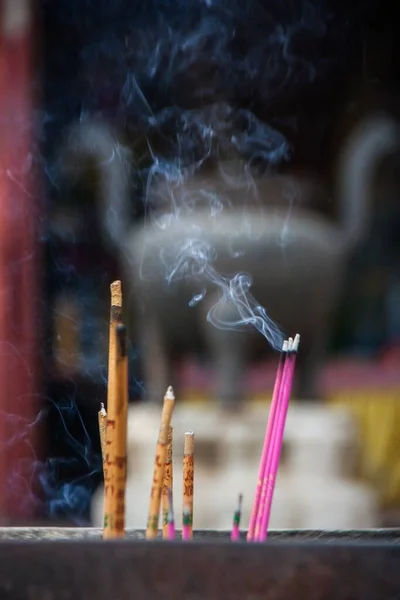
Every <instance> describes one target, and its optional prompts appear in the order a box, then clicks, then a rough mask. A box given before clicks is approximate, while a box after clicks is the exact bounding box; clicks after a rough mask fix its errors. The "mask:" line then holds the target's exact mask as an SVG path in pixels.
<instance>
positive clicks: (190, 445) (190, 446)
mask: <svg viewBox="0 0 400 600" xmlns="http://www.w3.org/2000/svg"><path fill="white" fill-rule="evenodd" d="M193 452H194V432H193V431H186V433H185V444H184V448H183V454H193Z"/></svg>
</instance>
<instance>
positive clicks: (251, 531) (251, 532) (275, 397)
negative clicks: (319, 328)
mask: <svg viewBox="0 0 400 600" xmlns="http://www.w3.org/2000/svg"><path fill="white" fill-rule="evenodd" d="M287 348H288V342H287V341H286V340H285V341H284V342H283V347H282V352H281V355H280V358H279V364H278V369H277V372H276V378H275V384H274V391H273V394H272V401H271V407H270V412H269V417H268V423H267V429H266V432H265V437H264V446H263V449H262V452H261V459H260V466H259V470H258V481H257V487H256V492H255V497H254V502H253V507H252V510H251V514H250V523H249V528H248V531H247V541H248V542H252V541H253V540H254V539H255V530H256V523H257V516H258V513H259V510H260V501H261V490H262V485H263V479H264V473H265V467H266V463H267V460H268V453H269V449H270V446H271V436H272V432H273V428H274V421H275V416H276V410H277V406H278V401H279V391H280V388H281V381H282V375H283V367H284V361H285V357H286V353H287Z"/></svg>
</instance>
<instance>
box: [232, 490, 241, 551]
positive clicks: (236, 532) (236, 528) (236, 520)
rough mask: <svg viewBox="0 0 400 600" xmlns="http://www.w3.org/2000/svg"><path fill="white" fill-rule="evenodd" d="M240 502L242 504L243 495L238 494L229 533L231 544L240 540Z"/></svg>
mask: <svg viewBox="0 0 400 600" xmlns="http://www.w3.org/2000/svg"><path fill="white" fill-rule="evenodd" d="M242 502H243V495H242V494H239V500H238V507H237V509H236V510H235V512H234V515H233V525H232V532H231V540H232V542H237V541H238V540H240V519H241V516H242Z"/></svg>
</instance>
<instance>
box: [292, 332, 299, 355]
mask: <svg viewBox="0 0 400 600" xmlns="http://www.w3.org/2000/svg"><path fill="white" fill-rule="evenodd" d="M299 344H300V336H299V334H298V333H296V335H295V336H294V341H293V345H292V350H293V352H297V351H298V349H299Z"/></svg>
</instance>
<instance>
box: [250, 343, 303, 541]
mask: <svg viewBox="0 0 400 600" xmlns="http://www.w3.org/2000/svg"><path fill="white" fill-rule="evenodd" d="M299 343H300V336H299V335H298V334H296V336H295V338H294V342H293V344H292V345H291V347H290V348H289V352H288V355H287V358H286V361H285V368H284V373H283V377H282V388H281V394H280V402H279V404H280V406H279V412H278V418H277V423H276V429H275V433H274V440H273V447H272V451H271V457H270V463H269V464H268V465H267V467H266V468H267V472H266V481H267V488H266V498H265V503H264V505H263V507H262V518H261V524H260V533H259V538H258V541H260V542H263V541H265V540H266V538H267V535H268V524H269V519H270V515H271V507H272V499H273V495H274V490H275V483H276V476H277V473H278V468H279V459H280V455H281V450H282V442H283V434H284V430H285V423H286V416H287V411H288V407H289V401H290V396H291V392H292V386H293V379H294V370H295V366H296V357H297V351H298V348H299Z"/></svg>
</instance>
